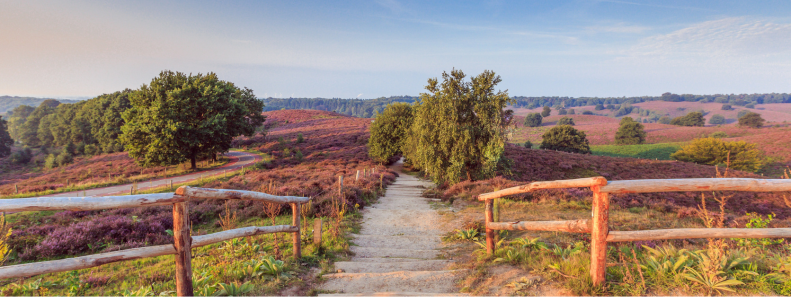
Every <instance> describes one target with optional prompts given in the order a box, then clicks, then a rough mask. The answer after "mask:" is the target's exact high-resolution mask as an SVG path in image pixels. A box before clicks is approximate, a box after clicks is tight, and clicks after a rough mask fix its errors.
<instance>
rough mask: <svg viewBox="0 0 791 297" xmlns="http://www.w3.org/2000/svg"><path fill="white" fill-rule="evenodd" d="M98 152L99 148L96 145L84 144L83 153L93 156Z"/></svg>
mask: <svg viewBox="0 0 791 297" xmlns="http://www.w3.org/2000/svg"><path fill="white" fill-rule="evenodd" d="M98 153H99V148H98V147H96V145H95V144H89V145H86V146H85V155H87V156H93V155H95V154H98Z"/></svg>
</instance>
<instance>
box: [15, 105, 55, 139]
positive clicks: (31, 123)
mask: <svg viewBox="0 0 791 297" xmlns="http://www.w3.org/2000/svg"><path fill="white" fill-rule="evenodd" d="M58 105H60V102H59V101H57V100H53V99H49V100H45V101H44V102H41V105H39V106H38V107H36V109H35V110H33V112H32V113H30V115H29V116H28V117H27V119H25V124H24V125H22V129H21V130H20V136H19V138H20V141H21V142H22V143H24V144H25V145H29V146H33V147H37V146H40V145H41V141H39V139H38V130H39V124H40V123H41V119H43V118H44V117H46V116H47V115H49V114H52V113H54V112H55V108H56V107H57V106H58Z"/></svg>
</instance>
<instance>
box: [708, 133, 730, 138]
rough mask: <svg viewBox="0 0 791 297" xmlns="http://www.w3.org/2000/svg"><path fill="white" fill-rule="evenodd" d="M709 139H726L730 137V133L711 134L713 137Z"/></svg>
mask: <svg viewBox="0 0 791 297" xmlns="http://www.w3.org/2000/svg"><path fill="white" fill-rule="evenodd" d="M709 137H711V138H725V137H728V133H725V132H722V131H717V132H714V133H711V135H709Z"/></svg>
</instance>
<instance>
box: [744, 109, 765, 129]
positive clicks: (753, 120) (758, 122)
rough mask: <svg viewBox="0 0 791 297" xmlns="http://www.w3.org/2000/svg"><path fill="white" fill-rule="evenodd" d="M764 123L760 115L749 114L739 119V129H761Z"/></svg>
mask: <svg viewBox="0 0 791 297" xmlns="http://www.w3.org/2000/svg"><path fill="white" fill-rule="evenodd" d="M764 122H765V120H764V118H762V117H761V115H760V114H757V113H754V112H749V113H747V114H745V115H744V116H742V117H740V118H739V127H750V128H761V127H763V125H764Z"/></svg>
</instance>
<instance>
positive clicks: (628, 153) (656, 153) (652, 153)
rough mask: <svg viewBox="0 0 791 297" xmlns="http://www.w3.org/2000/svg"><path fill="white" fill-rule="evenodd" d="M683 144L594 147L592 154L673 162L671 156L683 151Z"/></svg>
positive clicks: (592, 147)
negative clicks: (680, 150)
mask: <svg viewBox="0 0 791 297" xmlns="http://www.w3.org/2000/svg"><path fill="white" fill-rule="evenodd" d="M683 144H684V143H682V142H669V143H653V144H633V145H592V146H591V152H592V153H593V154H594V155H597V156H609V157H626V158H638V159H649V160H650V159H655V160H671V159H670V155H671V154H673V153H675V152H676V151H678V150H679V149H681V146H682V145H683Z"/></svg>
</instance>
